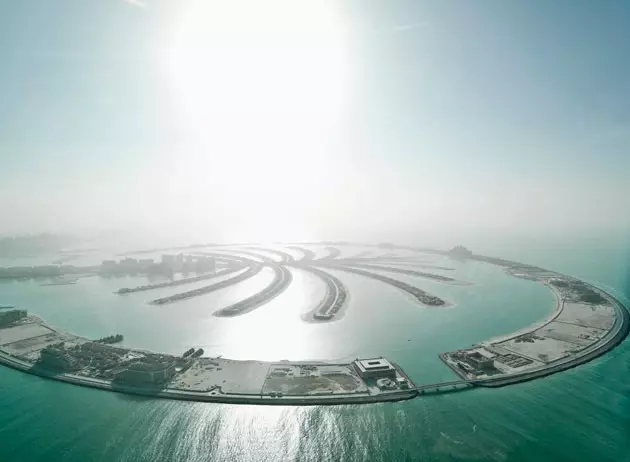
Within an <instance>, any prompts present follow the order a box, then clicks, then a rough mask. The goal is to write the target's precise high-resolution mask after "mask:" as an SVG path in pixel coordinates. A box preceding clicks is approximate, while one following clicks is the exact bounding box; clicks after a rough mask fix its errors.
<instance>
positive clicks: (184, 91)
mask: <svg viewBox="0 0 630 462" xmlns="http://www.w3.org/2000/svg"><path fill="white" fill-rule="evenodd" d="M344 32H345V31H344V28H343V24H342V22H341V19H340V16H339V11H338V10H337V7H336V6H335V4H334V3H332V2H326V1H295V0H267V1H258V0H251V1H248V0H229V1H228V0H224V1H208V0H193V1H192V2H190V3H188V4H187V6H186V7H185V8H184V10H183V11H182V13H181V16H179V17H178V18H177V19H176V26H175V28H174V31H173V36H172V38H171V39H170V42H169V43H170V45H169V47H168V50H169V51H168V53H166V54H165V56H164V60H165V62H164V65H165V68H166V70H167V75H168V78H169V81H170V84H171V87H172V89H173V97H174V102H175V107H176V111H177V113H176V119H177V121H178V123H179V124H180V133H182V136H183V138H184V139H183V140H182V143H184V144H186V145H188V146H194V148H193V149H191V150H197V151H198V152H202V153H203V154H202V155H201V156H200V155H197V159H196V160H197V161H199V157H203V159H204V163H205V165H202V168H203V169H205V170H207V171H216V170H217V169H219V170H220V171H221V172H223V178H222V179H223V182H224V183H225V184H223V185H222V186H228V190H232V191H231V194H226V195H225V196H226V200H227V203H226V205H227V206H238V207H239V209H240V210H241V212H242V213H243V214H244V215H248V214H249V215H251V214H254V215H256V216H267V217H269V219H267V220H265V221H266V223H265V226H264V228H265V229H264V230H262V229H261V231H264V233H265V234H269V233H270V229H269V226H270V219H273V218H272V217H278V216H282V215H283V214H284V220H281V221H282V222H283V226H288V224H287V223H286V221H287V216H286V214H285V213H284V212H286V208H287V206H289V209H295V208H297V207H298V204H297V201H302V202H306V203H308V204H310V205H313V206H315V205H319V206H322V204H315V202H317V199H316V198H317V197H320V193H321V192H322V188H324V187H325V185H324V183H325V181H322V176H321V175H322V173H323V172H324V171H325V170H327V169H329V168H330V162H329V160H328V159H327V158H326V154H325V150H324V149H323V146H324V144H325V143H326V142H327V139H328V137H329V136H330V133H331V130H332V129H333V128H334V127H335V125H336V124H337V123H338V122H339V120H340V118H341V117H343V111H344V103H345V101H344V95H345V82H346V73H347V56H346V54H347V46H346V43H345V36H344ZM318 146H321V147H322V148H318ZM185 161H186V159H185V158H184V159H182V160H181V162H185ZM197 165H199V164H198V162H197ZM298 176H299V178H298ZM228 183H231V184H237V185H238V186H237V187H232V188H230V187H229V186H230V185H229V184H228ZM291 187H294V188H297V189H294V190H293V191H292V190H291ZM282 189H284V191H285V193H284V194H283V196H278V195H277V193H278V190H282ZM287 191H288V194H287V193H286V192H287ZM239 196H240V197H239ZM291 201H293V202H294V203H293V204H291V203H290V202H291ZM230 202H232V203H231V204H230ZM293 226H294V227H296V226H297V227H299V226H300V225H299V224H296V223H294V224H293Z"/></svg>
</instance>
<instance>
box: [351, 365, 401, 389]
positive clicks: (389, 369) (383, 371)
mask: <svg viewBox="0 0 630 462" xmlns="http://www.w3.org/2000/svg"><path fill="white" fill-rule="evenodd" d="M352 365H353V366H354V370H355V371H356V372H357V374H359V377H361V378H362V379H363V380H371V381H372V380H373V381H375V382H376V385H377V386H378V388H379V389H380V390H381V391H385V390H396V389H400V390H407V389H408V388H409V380H408V379H407V378H406V377H403V376H402V375H401V374H400V373H399V372H398V370H397V369H396V368H395V367H394V366H393V365H392V363H390V362H389V361H388V360H387V359H385V358H373V359H357V360H355V361H354V362H353V363H352Z"/></svg>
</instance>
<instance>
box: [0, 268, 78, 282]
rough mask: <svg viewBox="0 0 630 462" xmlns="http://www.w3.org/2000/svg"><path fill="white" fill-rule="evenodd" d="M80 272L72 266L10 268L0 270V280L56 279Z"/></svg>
mask: <svg viewBox="0 0 630 462" xmlns="http://www.w3.org/2000/svg"><path fill="white" fill-rule="evenodd" d="M78 272H80V271H79V270H78V269H77V268H76V267H74V266H70V265H42V266H9V267H6V268H0V279H31V278H45V277H48V278H54V277H59V276H62V275H64V274H69V273H78Z"/></svg>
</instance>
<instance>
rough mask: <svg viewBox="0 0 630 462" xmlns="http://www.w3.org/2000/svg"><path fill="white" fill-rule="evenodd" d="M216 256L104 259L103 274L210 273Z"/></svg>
mask: <svg viewBox="0 0 630 462" xmlns="http://www.w3.org/2000/svg"><path fill="white" fill-rule="evenodd" d="M214 269H215V263H214V258H212V257H204V256H192V255H184V254H181V253H180V254H177V255H162V259H161V261H160V262H156V261H155V260H153V259H152V258H141V259H136V258H124V259H122V260H120V261H116V260H104V261H103V262H102V263H101V266H100V269H99V272H100V273H101V274H147V273H155V274H173V273H184V274H186V273H208V272H210V271H214Z"/></svg>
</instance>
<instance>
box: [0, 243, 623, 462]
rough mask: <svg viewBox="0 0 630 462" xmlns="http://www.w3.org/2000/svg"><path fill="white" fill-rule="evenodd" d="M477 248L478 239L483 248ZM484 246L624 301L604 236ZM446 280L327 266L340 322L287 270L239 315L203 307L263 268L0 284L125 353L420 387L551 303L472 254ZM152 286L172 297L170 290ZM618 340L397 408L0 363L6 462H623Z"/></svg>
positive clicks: (248, 289)
mask: <svg viewBox="0 0 630 462" xmlns="http://www.w3.org/2000/svg"><path fill="white" fill-rule="evenodd" d="M482 250H484V249H482ZM484 251H486V252H487V253H488V254H493V255H498V256H503V257H506V258H513V259H516V260H519V261H523V262H528V263H534V264H540V265H541V266H544V267H547V268H549V269H554V270H558V271H563V272H566V273H569V274H572V275H576V276H579V277H582V278H585V279H588V280H590V281H594V282H597V283H598V284H601V285H602V286H605V287H608V288H609V290H611V292H613V293H614V294H615V295H617V296H618V297H625V298H626V300H627V298H630V294H629V293H628V292H627V291H628V284H627V283H628V259H627V249H625V248H623V247H622V246H620V244H616V245H613V244H612V243H607V244H606V245H584V244H581V245H577V246H569V245H566V244H565V245H564V247H563V245H560V244H558V245H556V246H553V245H549V247H545V246H540V245H539V244H538V245H537V246H534V245H531V246H530V247H529V248H527V247H526V246H513V247H509V246H506V248H505V249H501V250H500V251H495V252H492V251H491V249H488V250H484ZM456 266H457V269H456V271H454V272H449V273H448V274H449V275H451V274H452V275H454V276H455V277H457V278H459V279H463V280H467V281H471V282H473V283H474V284H475V285H474V286H447V285H442V284H436V283H431V282H427V281H421V280H419V279H413V281H414V282H415V283H419V285H420V286H422V287H425V288H426V289H427V290H429V291H430V292H433V293H436V294H437V295H439V296H441V297H443V298H445V299H447V300H449V301H450V302H452V303H453V306H452V307H450V308H448V309H431V308H422V307H418V306H417V305H415V304H414V303H413V302H412V301H411V300H410V299H409V298H408V297H407V296H406V295H404V294H402V293H401V292H399V291H398V290H395V289H393V288H390V287H387V286H384V285H383V284H381V283H379V282H374V281H368V280H365V279H364V278H362V277H360V276H356V275H352V274H346V273H341V272H335V274H336V275H337V276H339V277H340V278H341V279H342V280H343V281H344V282H345V283H346V285H347V286H348V288H349V289H350V294H351V295H350V301H349V306H348V308H347V311H346V312H345V314H344V316H343V317H342V318H341V319H340V320H339V321H338V322H334V323H330V324H324V325H314V324H307V323H304V322H302V321H301V319H300V314H301V313H303V312H306V311H308V310H309V309H312V307H313V306H314V305H315V304H316V302H317V299H318V297H319V296H321V294H322V293H323V291H324V287H323V284H322V283H320V282H319V281H317V280H314V279H313V278H312V277H311V276H310V275H309V274H307V273H305V272H303V271H295V273H294V281H293V284H292V285H291V287H290V288H289V289H288V290H287V291H286V292H285V293H284V294H282V295H281V296H279V297H278V298H276V299H275V300H273V301H272V302H270V303H269V304H268V305H266V306H264V307H263V308H261V309H259V310H256V311H254V312H252V313H250V314H248V315H246V316H242V317H239V318H233V319H229V318H215V317H213V316H212V312H213V311H214V310H216V309H217V308H218V307H219V306H224V305H226V304H228V303H230V302H231V301H233V300H237V299H239V298H243V297H245V296H247V295H249V294H251V293H254V292H256V291H257V290H259V289H260V288H261V287H262V286H264V285H265V284H266V283H267V282H268V280H269V278H270V275H269V274H264V273H261V274H260V275H259V276H257V277H256V278H254V279H252V280H249V281H246V282H245V283H243V284H240V285H239V286H237V287H236V288H231V289H227V290H224V291H219V292H217V293H213V294H210V295H207V296H204V297H199V298H196V299H191V300H189V301H186V302H184V303H177V304H174V305H165V306H161V307H154V306H150V305H147V304H146V303H145V302H146V301H147V300H150V299H152V298H155V297H158V296H161V295H162V293H161V292H160V291H155V292H153V291H152V292H146V293H138V294H133V295H130V296H125V297H119V296H115V295H113V291H114V290H115V289H117V288H118V287H122V286H132V285H136V284H140V283H143V282H144V279H142V278H124V279H100V278H87V279H85V280H81V281H80V283H79V284H77V285H75V286H55V287H41V286H39V285H38V284H37V283H34V282H21V283H14V282H10V283H7V282H4V283H0V303H4V302H11V303H15V304H17V305H20V306H22V307H25V308H27V309H29V310H30V311H32V312H35V313H38V314H40V315H41V316H42V317H44V318H45V319H47V320H48V321H49V322H51V323H53V324H55V325H58V326H63V327H64V328H66V329H67V330H70V331H73V332H76V333H78V334H81V335H86V336H89V337H97V336H101V335H106V334H109V333H114V332H121V333H123V334H124V335H125V342H126V343H127V344H128V345H130V346H134V347H139V348H150V349H155V350H158V351H167V352H173V353H179V352H182V351H184V350H185V349H187V348H188V347H190V346H192V345H195V346H202V347H203V348H204V349H206V351H207V353H208V354H223V355H224V356H225V357H232V358H242V359H246V358H258V359H351V358H354V357H357V356H371V355H384V356H386V357H388V358H390V359H392V360H394V361H396V362H398V363H399V364H400V365H401V366H402V367H403V368H404V369H405V371H406V372H407V373H408V374H409V375H410V376H411V378H412V379H413V380H414V381H416V382H417V383H430V382H435V381H439V380H444V379H449V378H453V377H454V375H453V373H452V372H451V371H450V370H449V369H448V368H447V367H446V366H444V365H443V364H442V363H441V361H440V360H439V358H438V357H437V354H438V353H440V352H441V351H445V350H450V349H454V348H458V347H465V346H469V345H470V344H472V343H474V342H477V341H480V340H484V339H487V338H489V337H492V336H495V335H501V334H504V333H508V332H511V331H513V330H515V329H518V328H521V327H524V326H526V325H528V324H530V323H533V322H535V321H537V320H539V319H541V318H543V317H544V316H546V314H547V313H549V312H551V310H552V309H553V306H554V299H553V297H552V296H551V294H550V293H549V291H548V290H547V289H546V288H544V287H543V286H540V285H537V284H534V283H531V282H529V281H523V280H518V279H515V278H511V277H508V276H506V275H505V274H503V273H502V272H501V271H500V269H498V268H495V267H492V266H489V265H483V264H478V263H461V264H457V265H456ZM164 293H172V289H169V290H168V291H165V292H164ZM629 345H630V344H629V343H628V342H624V343H623V344H622V345H620V346H619V347H618V348H616V349H615V350H613V351H612V352H610V353H608V354H607V355H605V356H604V357H602V358H599V359H597V360H595V361H593V362H591V363H589V364H586V365H583V366H580V367H578V368H576V369H572V370H569V371H566V372H563V373H560V374H556V375H554V376H551V377H548V378H544V379H540V380H536V381H533V382H528V383H524V384H519V385H515V386H510V387H505V388H501V389H474V390H471V391H465V392H461V393H453V394H446V395H440V396H428V397H423V398H417V399H415V400H411V401H406V402H400V403H382V404H372V405H363V406H332V407H331V406H321V407H266V406H240V405H239V406H235V405H216V404H204V403H188V402H176V401H168V400H153V399H145V398H137V397H130V396H125V395H121V394H115V393H107V392H102V391H98V390H92V389H87V388H82V387H77V386H71V385H67V384H62V383H58V382H54V381H49V380H44V379H41V378H38V377H33V376H29V375H27V374H23V373H20V372H17V371H13V370H10V369H7V368H0V404H2V411H1V412H0V462H4V461H92V460H94V461H187V460H191V461H206V460H212V461H214V460H216V461H223V460H251V461H266V460H270V461H271V460H273V461H285V460H287V461H288V460H300V461H302V460H303V461H346V460H348V461H355V460H356V461H371V460H374V461H394V460H395V461H397V460H401V461H407V460H409V461H415V460H418V461H456V460H493V461H510V460H518V461H521V460H526V461H528V460H531V461H546V460H549V461H557V460H580V461H582V460H585V461H590V460H593V461H606V460H610V461H630V346H629Z"/></svg>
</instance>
